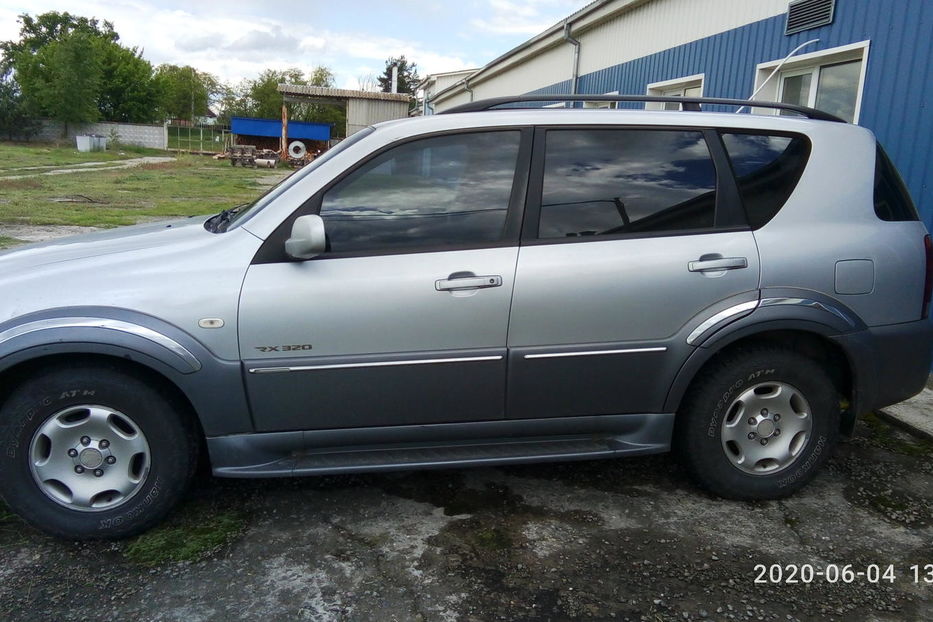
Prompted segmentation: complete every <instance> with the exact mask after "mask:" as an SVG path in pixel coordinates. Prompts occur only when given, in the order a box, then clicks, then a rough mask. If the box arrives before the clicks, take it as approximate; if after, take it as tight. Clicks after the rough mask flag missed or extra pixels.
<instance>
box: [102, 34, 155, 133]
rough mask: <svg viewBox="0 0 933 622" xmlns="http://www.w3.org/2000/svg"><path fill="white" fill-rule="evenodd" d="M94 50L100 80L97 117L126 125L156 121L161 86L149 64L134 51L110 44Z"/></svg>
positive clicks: (134, 49)
mask: <svg viewBox="0 0 933 622" xmlns="http://www.w3.org/2000/svg"><path fill="white" fill-rule="evenodd" d="M98 48H99V49H98V53H99V58H100V62H101V81H100V92H99V94H98V98H97V108H98V110H99V111H100V114H101V116H102V117H103V118H104V119H107V120H108V121H123V122H127V123H149V122H152V121H158V120H160V119H159V105H160V103H161V102H162V100H163V93H162V88H161V87H162V83H160V82H159V81H158V80H156V79H155V75H154V72H153V69H152V64H151V63H150V62H149V61H147V60H145V59H144V58H143V57H142V54H141V53H140V52H139V50H137V49H136V48H125V47H123V46H122V45H119V44H117V43H115V42H113V41H101V42H99V44H98Z"/></svg>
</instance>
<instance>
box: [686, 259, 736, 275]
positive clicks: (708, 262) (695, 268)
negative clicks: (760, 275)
mask: <svg viewBox="0 0 933 622" xmlns="http://www.w3.org/2000/svg"><path fill="white" fill-rule="evenodd" d="M747 267H748V259H746V258H745V257H710V258H709V259H704V258H703V257H701V258H700V259H698V260H697V261H691V262H689V263H688V264H687V270H689V271H690V272H714V271H718V270H738V269H740V268H747Z"/></svg>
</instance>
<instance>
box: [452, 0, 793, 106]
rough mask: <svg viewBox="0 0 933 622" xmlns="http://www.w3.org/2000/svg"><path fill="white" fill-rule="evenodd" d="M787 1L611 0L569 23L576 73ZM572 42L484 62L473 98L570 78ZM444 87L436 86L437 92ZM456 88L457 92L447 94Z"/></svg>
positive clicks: (556, 36) (751, 17)
mask: <svg viewBox="0 0 933 622" xmlns="http://www.w3.org/2000/svg"><path fill="white" fill-rule="evenodd" d="M787 4H788V0H650V1H648V2H641V3H639V2H637V0H636V1H633V0H616V1H615V2H609V3H607V4H606V5H605V6H604V7H602V8H600V9H598V10H597V11H595V12H593V13H592V14H588V15H583V16H582V17H581V18H579V19H578V20H576V21H573V22H571V33H572V35H573V36H574V38H576V39H577V40H579V41H580V43H581V47H580V67H579V75H581V76H582V75H585V74H588V73H591V72H593V71H597V70H600V69H605V68H607V67H612V66H614V65H618V64H621V63H625V62H628V61H631V60H634V59H636V58H641V57H643V56H647V55H649V54H654V53H656V52H660V51H662V50H666V49H668V48H672V47H676V46H678V45H683V44H685V43H689V42H691V41H696V40H697V39H702V38H704V37H709V36H712V35H715V34H717V33H720V32H724V31H726V30H731V29H733V28H738V27H740V26H744V25H745V24H750V23H752V22H756V21H759V20H763V19H767V18H769V17H773V16H775V15H779V14H781V13H784V12H785V11H787ZM572 74H573V46H571V45H570V44H569V43H567V42H566V41H564V40H563V33H562V32H560V30H559V29H558V31H556V32H554V33H552V34H551V35H549V36H548V37H546V38H544V39H542V40H541V41H539V42H536V43H534V44H533V45H532V46H530V47H529V48H527V49H524V50H520V51H519V52H517V53H515V54H514V55H512V56H510V57H507V58H505V59H502V60H501V61H500V62H499V63H497V64H496V65H495V66H491V65H487V66H486V67H484V68H483V69H481V70H480V72H479V74H478V75H477V76H476V77H475V78H474V79H472V80H471V81H470V86H472V87H473V91H474V93H475V95H474V99H484V98H487V97H498V96H502V95H516V94H520V93H527V92H529V91H534V90H537V89H540V88H543V87H545V86H548V85H551V84H555V83H558V82H562V81H564V80H569V79H570V78H571V77H572ZM462 88H463V87H457V89H456V90H455V91H453V93H445V94H442V95H441V97H440V98H438V99H437V100H436V103H435V110H436V111H438V112H440V111H441V110H444V109H446V108H450V107H452V106H454V105H457V104H459V103H464V102H467V101H470V96H469V93H466V97H465V98H464V97H463V92H462ZM442 90H443V89H440V88H439V89H437V90H436V91H435V92H437V93H440V92H441V91H442ZM454 93H456V96H452V95H453V94H454Z"/></svg>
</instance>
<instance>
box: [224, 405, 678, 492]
mask: <svg viewBox="0 0 933 622" xmlns="http://www.w3.org/2000/svg"><path fill="white" fill-rule="evenodd" d="M625 417H626V418H628V417H629V416H625ZM640 417H645V419H643V420H642V421H640V422H639V423H640V424H641V425H635V426H632V425H631V424H632V423H633V421H632V419H628V421H627V422H626V423H627V424H628V425H627V426H626V427H628V428H629V429H627V430H624V431H623V430H613V431H611V432H610V431H609V430H606V429H602V430H599V431H595V430H593V431H589V430H586V432H589V433H586V432H584V433H578V434H566V433H564V434H560V435H553V436H526V437H518V438H515V437H513V438H508V437H505V438H503V437H501V436H500V437H481V438H459V439H458V438H451V439H450V440H448V439H447V438H444V437H441V438H444V440H443V441H438V440H434V439H436V438H438V437H437V436H435V437H434V439H432V440H420V439H419V440H417V441H414V440H412V441H409V442H398V440H396V442H393V443H386V444H373V443H371V442H370V443H365V444H364V442H358V443H355V444H349V443H348V444H341V445H339V446H320V445H317V446H314V444H313V443H311V444H310V446H309V443H308V442H307V440H308V439H307V438H305V437H303V436H301V435H302V433H301V432H294V433H292V432H285V433H270V434H252V435H238V436H236V437H215V438H212V439H208V447H209V448H210V451H211V458H212V461H213V463H214V474H215V475H218V476H220V477H280V476H292V475H325V474H335V473H357V472H365V471H399V470H408V469H431V468H449V467H464V466H491V465H500V464H518V463H527V462H557V461H565V460H587V459H594V458H611V457H619V456H634V455H641V454H652V453H661V452H664V451H667V450H669V449H670V434H671V428H672V427H673V415H663V414H655V415H648V416H640V415H635V416H633V418H640ZM585 420H586V419H584V418H581V420H580V421H579V423H581V424H582V423H583V422H584V421H585ZM539 421H540V420H539ZM601 423H602V424H603V425H601V426H599V427H603V428H605V427H606V426H605V423H606V421H603V422H601ZM412 427H413V428H416V427H419V426H412ZM545 427H546V426H545ZM586 427H588V426H586V425H580V428H586ZM609 427H612V426H609ZM422 428H423V426H422ZM633 428H634V429H633ZM578 429H579V428H578ZM472 431H474V432H475V431H476V430H472ZM580 431H581V432H583V430H580ZM310 434H312V435H313V434H314V433H310ZM295 435H298V436H295ZM359 436H361V438H359V439H358V440H360V441H362V440H363V434H362V433H360V435H359ZM387 436H389V435H387ZM451 436H454V437H456V435H453V434H452V435H451ZM301 439H304V442H303V443H302V445H301V446H297V444H298V443H299V442H302V441H301ZM347 440H350V439H347ZM366 440H371V439H369V438H367V439H366ZM260 447H262V449H264V450H265V451H259V449H258V448H260ZM231 452H235V453H238V454H240V455H238V456H235V455H231ZM276 454H277V455H276ZM246 458H250V459H249V460H247V459H246ZM225 463H226V464H225Z"/></svg>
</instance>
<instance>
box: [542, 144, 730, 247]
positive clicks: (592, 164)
mask: <svg viewBox="0 0 933 622" xmlns="http://www.w3.org/2000/svg"><path fill="white" fill-rule="evenodd" d="M715 188H716V170H715V168H714V166H713V162H712V159H711V158H710V154H709V149H708V148H707V146H706V141H705V140H704V139H703V134H702V133H700V132H689V131H674V130H616V129H593V130H551V131H548V133H547V138H546V148H545V163H544V184H543V191H542V196H541V218H540V221H539V226H538V237H540V238H564V237H576V236H599V235H611V234H619V233H643V232H658V231H679V230H689V229H699V228H706V227H712V226H713V216H714V213H715V204H716V191H715Z"/></svg>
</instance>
